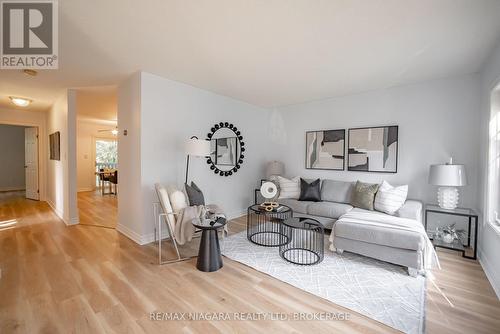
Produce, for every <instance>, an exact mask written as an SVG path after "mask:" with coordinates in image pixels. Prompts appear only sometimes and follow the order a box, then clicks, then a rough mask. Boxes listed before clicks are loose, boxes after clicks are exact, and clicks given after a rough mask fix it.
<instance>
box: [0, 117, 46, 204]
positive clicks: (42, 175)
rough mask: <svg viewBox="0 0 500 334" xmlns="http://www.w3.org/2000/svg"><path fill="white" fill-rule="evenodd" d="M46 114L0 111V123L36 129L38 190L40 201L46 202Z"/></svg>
mask: <svg viewBox="0 0 500 334" xmlns="http://www.w3.org/2000/svg"><path fill="white" fill-rule="evenodd" d="M46 122H47V113H45V112H33V111H25V110H14V109H0V123H1V124H12V125H23V126H32V127H38V137H39V140H38V157H39V172H38V174H39V180H38V182H39V188H40V200H42V201H44V200H46V176H47V160H48V158H47V156H48V149H47V148H48V138H47V137H48V135H47V131H46Z"/></svg>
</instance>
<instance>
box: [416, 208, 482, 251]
mask: <svg viewBox="0 0 500 334" xmlns="http://www.w3.org/2000/svg"><path fill="white" fill-rule="evenodd" d="M443 210H445V209H443ZM429 212H430V213H437V214H442V215H452V216H460V217H467V218H469V227H468V229H467V247H470V239H471V238H470V233H471V226H472V219H473V218H474V225H475V228H474V255H473V256H467V255H465V250H460V249H456V248H453V247H446V246H442V245H435V247H441V248H445V249H451V250H454V251H457V252H462V257H464V258H466V259H472V260H476V259H477V235H478V234H479V222H478V220H479V218H478V215H476V214H466V213H459V212H451V211H440V210H433V209H427V207H426V208H425V220H424V226H425V231H426V232H427V216H428V213H429Z"/></svg>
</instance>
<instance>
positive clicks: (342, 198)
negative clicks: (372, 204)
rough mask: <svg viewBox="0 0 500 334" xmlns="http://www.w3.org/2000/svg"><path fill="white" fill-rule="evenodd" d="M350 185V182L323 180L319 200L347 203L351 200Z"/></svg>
mask: <svg viewBox="0 0 500 334" xmlns="http://www.w3.org/2000/svg"><path fill="white" fill-rule="evenodd" d="M352 187H353V183H352V182H344V181H335V180H323V183H322V185H321V200H322V201H328V202H337V203H347V204H348V203H349V202H350V201H351V192H352Z"/></svg>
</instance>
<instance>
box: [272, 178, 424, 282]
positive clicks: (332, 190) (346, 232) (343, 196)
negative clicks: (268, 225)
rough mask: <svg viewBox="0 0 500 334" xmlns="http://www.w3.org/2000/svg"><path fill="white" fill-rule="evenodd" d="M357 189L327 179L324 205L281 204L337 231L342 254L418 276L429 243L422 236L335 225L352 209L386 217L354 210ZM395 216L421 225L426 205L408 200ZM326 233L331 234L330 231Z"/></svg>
mask: <svg viewBox="0 0 500 334" xmlns="http://www.w3.org/2000/svg"><path fill="white" fill-rule="evenodd" d="M353 187H354V183H353V182H344V181H335V180H323V181H322V183H321V202H307V201H299V200H297V199H278V201H279V202H280V203H281V204H284V205H287V206H289V207H290V208H292V210H293V213H294V216H296V217H310V218H314V219H316V220H317V221H319V222H320V223H321V224H322V225H323V226H324V227H325V229H333V230H334V235H335V247H336V249H337V252H339V253H342V252H343V251H344V250H346V251H349V252H353V253H357V254H361V255H365V256H368V257H372V258H376V259H379V260H383V261H387V262H391V263H395V264H398V265H402V266H405V267H408V268H409V273H410V275H416V273H417V272H419V271H422V270H423V251H424V247H425V240H424V238H423V236H422V235H421V234H418V233H414V232H412V231H405V230H397V229H388V228H384V227H380V226H368V225H363V224H356V223H352V222H342V221H339V223H335V222H336V221H337V220H338V219H339V218H340V217H342V215H344V214H346V213H348V212H350V211H351V210H358V211H359V210H361V211H364V212H368V213H370V214H371V215H386V214H385V213H381V212H378V211H366V210H362V209H358V208H353V207H352V206H351V205H350V204H349V202H350V199H351V191H352V189H353ZM386 216H389V215H386ZM391 217H392V216H391ZM394 217H401V218H408V219H412V220H415V221H417V222H419V223H420V224H421V223H422V203H421V202H419V201H414V200H407V201H406V202H405V204H404V205H403V206H402V207H401V209H400V210H399V211H397V212H396V213H395V215H394ZM391 219H392V218H391ZM326 234H329V232H328V231H327V232H326Z"/></svg>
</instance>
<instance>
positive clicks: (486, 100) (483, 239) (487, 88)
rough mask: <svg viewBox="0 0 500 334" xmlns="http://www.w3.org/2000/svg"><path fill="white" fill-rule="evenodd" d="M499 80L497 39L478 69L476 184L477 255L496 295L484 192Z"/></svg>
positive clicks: (493, 242) (499, 278) (495, 247)
mask: <svg viewBox="0 0 500 334" xmlns="http://www.w3.org/2000/svg"><path fill="white" fill-rule="evenodd" d="M499 83H500V43H499V44H498V46H497V47H496V49H495V50H494V51H493V52H492V53H491V55H490V57H489V59H488V60H487V61H486V63H485V65H484V66H483V68H482V71H481V104H480V106H481V108H480V119H481V127H480V132H479V133H480V158H479V162H480V169H479V173H478V174H479V184H480V187H481V192H480V193H479V196H478V198H479V207H478V208H479V210H480V211H481V214H482V217H483V220H482V222H483V223H482V224H481V230H480V231H482V233H480V234H479V259H480V262H481V264H482V266H483V268H484V271H485V272H486V274H487V276H488V278H489V280H490V282H491V284H492V285H493V287H494V289H495V291H496V293H497V296H498V297H499V298H500V257H499V256H498V254H500V233H498V231H497V230H495V229H494V228H492V226H491V225H490V224H489V223H488V222H487V221H486V218H487V214H486V212H487V208H486V205H487V203H486V194H487V193H486V192H487V188H488V187H487V182H488V180H487V175H488V166H487V160H488V145H489V143H488V131H489V120H490V111H491V109H490V108H491V105H490V95H491V92H492V90H493V89H494V87H495V86H496V85H498V84H499Z"/></svg>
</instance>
